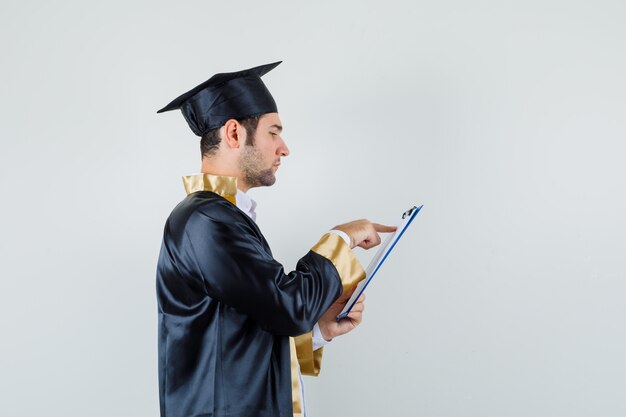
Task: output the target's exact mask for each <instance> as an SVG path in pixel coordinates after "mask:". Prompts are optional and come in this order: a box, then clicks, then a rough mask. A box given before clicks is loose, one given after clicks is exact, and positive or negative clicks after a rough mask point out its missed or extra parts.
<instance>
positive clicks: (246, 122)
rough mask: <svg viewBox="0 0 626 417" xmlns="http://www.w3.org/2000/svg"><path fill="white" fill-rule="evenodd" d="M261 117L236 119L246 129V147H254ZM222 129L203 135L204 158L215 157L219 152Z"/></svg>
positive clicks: (201, 142) (202, 150)
mask: <svg viewBox="0 0 626 417" xmlns="http://www.w3.org/2000/svg"><path fill="white" fill-rule="evenodd" d="M261 116H262V115H258V116H251V117H246V118H245V119H235V120H237V121H238V122H239V123H241V125H242V126H243V127H244V128H245V129H246V136H247V138H246V143H245V145H246V146H254V132H256V128H257V126H258V125H259V119H261ZM221 128H222V126H220V127H216V128H215V129H211V130H209V131H208V132H206V133H205V134H204V135H202V139H200V152H201V153H202V157H203V158H204V157H205V156H211V155H214V154H215V152H217V149H218V148H219V146H220V142H221V141H222V138H221V137H220V129H221Z"/></svg>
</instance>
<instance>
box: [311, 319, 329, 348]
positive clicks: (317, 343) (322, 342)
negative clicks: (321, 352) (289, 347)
mask: <svg viewBox="0 0 626 417" xmlns="http://www.w3.org/2000/svg"><path fill="white" fill-rule="evenodd" d="M312 333H313V334H312V336H311V338H312V342H313V351H316V350H317V349H319V348H322V347H324V346H326V345H327V344H329V343H330V342H331V341H332V339H330V340H326V338H325V337H324V334H323V333H322V329H321V328H320V325H319V323H315V326H313V332H312Z"/></svg>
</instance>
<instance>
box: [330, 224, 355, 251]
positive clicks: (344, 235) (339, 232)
mask: <svg viewBox="0 0 626 417" xmlns="http://www.w3.org/2000/svg"><path fill="white" fill-rule="evenodd" d="M328 233H332V234H335V235H339V236H341V238H342V239H343V241H344V242H346V245H348V246H350V249H352V239H350V236H348V234H347V233H346V232H344V231H343V230H338V229H332V230H330V231H329V232H328Z"/></svg>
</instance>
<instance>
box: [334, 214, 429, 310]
mask: <svg viewBox="0 0 626 417" xmlns="http://www.w3.org/2000/svg"><path fill="white" fill-rule="evenodd" d="M422 207H424V205H421V206H419V207H417V206H413V207H411V208H410V209H408V210H407V211H405V212H404V213H402V219H401V220H400V223H399V224H398V229H397V230H396V231H395V232H393V233H392V234H390V235H389V236H388V237H387V239H385V241H384V243H383V244H382V245H380V248H379V249H378V252H376V255H374V258H372V260H371V262H370V264H369V265H368V266H367V268H366V269H365V279H362V280H361V282H359V283H358V284H357V286H356V289H355V290H354V293H353V294H352V296H351V297H350V299H349V300H348V302H347V303H346V305H345V307H344V308H343V310H342V311H341V313H339V315H338V316H337V321H339V320H341V319H344V318H346V317H347V316H348V313H350V311H351V310H352V308H353V307H354V305H355V304H356V301H357V300H358V299H359V297H360V296H361V294H363V291H365V288H366V287H367V286H368V284H369V283H370V281H372V278H374V276H375V275H376V273H377V272H378V270H379V269H380V267H381V266H382V264H383V263H384V262H385V261H386V260H387V257H388V256H389V254H390V253H391V251H392V250H393V248H394V247H395V246H396V244H397V243H398V241H399V240H400V238H401V237H402V235H404V232H405V231H406V229H407V228H408V227H409V225H410V224H411V223H412V222H413V219H415V216H417V213H419V211H420V210H421V209H422Z"/></svg>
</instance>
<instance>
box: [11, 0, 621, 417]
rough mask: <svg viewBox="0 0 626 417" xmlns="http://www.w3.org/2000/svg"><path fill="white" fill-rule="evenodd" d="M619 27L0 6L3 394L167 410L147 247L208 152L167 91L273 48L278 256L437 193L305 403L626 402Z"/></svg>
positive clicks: (393, 408)
mask: <svg viewBox="0 0 626 417" xmlns="http://www.w3.org/2000/svg"><path fill="white" fill-rule="evenodd" d="M625 20H626V5H625V3H624V2H623V1H622V0H615V1H608V0H607V1H595V2H588V1H576V0H574V1H552V0H542V1H473V2H468V1H461V0H456V1H452V0H448V1H445V0H444V1H437V2H433V1H393V0H392V1H385V2H365V1H351V2H347V1H344V2H340V1H336V2H325V1H316V2H296V1H291V2H287V1H284V2H275V1H265V2H250V3H249V4H245V3H244V2H226V1H222V2H210V1H182V2H172V1H144V2H141V1H107V2H104V1H101V2H88V1H63V2H48V1H28V0H25V1H20V2H9V1H7V0H3V1H2V5H1V7H0V48H1V49H0V53H1V57H2V63H1V64H0V76H1V81H0V117H1V124H0V139H1V140H2V147H1V151H0V196H1V199H2V200H1V202H2V204H1V205H0V207H1V208H0V210H1V211H0V266H1V268H0V274H1V275H0V276H1V280H0V326H1V327H0V330H1V336H0V337H1V341H0V415H2V416H6V417H12V416H65V417H69V416H72V417H73V416H90V417H98V416H157V415H158V388H157V358H156V349H157V334H156V330H157V307H156V299H155V298H156V297H155V283H154V281H155V265H156V260H157V255H158V250H159V246H160V240H161V234H162V228H163V224H164V222H165V219H166V217H167V216H168V214H169V212H170V210H171V209H172V208H173V207H174V206H175V205H176V204H177V202H178V201H180V200H181V199H182V198H183V197H184V192H183V188H182V182H181V179H180V177H181V176H182V175H185V174H191V173H195V172H197V171H198V170H199V166H200V158H199V149H198V148H199V146H198V139H197V138H196V137H195V136H194V135H193V134H192V133H191V131H190V130H189V129H188V127H187V125H186V123H185V122H184V120H183V118H182V117H181V116H180V114H179V113H178V112H172V113H166V114H162V115H157V114H156V110H157V109H159V108H161V107H162V106H164V105H165V104H167V103H168V102H169V101H170V100H171V99H173V98H174V97H176V96H178V95H179V94H180V93H182V92H184V91H187V90H188V89H190V88H191V87H193V86H195V85H196V84H198V83H200V82H202V81H204V80H206V79H207V78H209V76H211V75H212V74H214V73H215V72H224V71H235V70H239V69H243V68H247V67H251V66H255V65H259V64H263V63H267V62H273V61H275V60H280V59H282V60H284V63H283V64H282V65H280V66H279V67H278V68H276V69H275V70H274V71H273V72H271V73H270V74H268V75H267V76H266V77H265V78H264V79H265V82H266V84H267V85H268V87H269V88H270V90H271V91H272V93H273V95H274V97H275V98H276V101H277V103H278V106H279V111H280V113H281V117H282V119H283V123H284V125H285V132H284V137H285V139H286V141H287V143H288V145H289V146H290V148H291V152H292V153H291V156H289V157H288V158H286V160H285V161H284V163H283V165H282V166H281V169H280V170H279V172H278V176H279V179H278V182H277V184H276V185H275V186H274V187H271V188H268V189H259V190H253V191H252V192H251V196H252V197H253V198H255V199H256V200H257V201H258V203H259V209H258V214H259V224H260V226H261V229H262V230H263V231H264V233H265V234H266V237H267V238H268V240H269V242H270V244H271V245H272V248H273V251H274V254H275V256H276V257H277V259H279V260H281V261H282V262H284V263H285V265H286V266H287V267H288V268H291V267H293V266H295V262H296V261H297V259H298V258H299V257H300V256H302V255H303V254H304V253H306V251H307V250H308V248H309V247H310V246H312V245H313V244H314V243H315V242H316V241H317V239H318V238H319V236H320V235H321V234H323V233H324V232H325V231H326V230H327V229H328V228H329V227H332V226H334V225H336V224H338V223H341V222H344V221H348V220H352V219H354V218H358V217H368V218H370V219H373V220H376V221H379V222H386V223H395V221H396V216H397V215H398V214H399V213H400V212H402V211H403V210H404V209H406V208H407V207H408V206H409V205H412V204H413V203H423V204H424V209H423V210H422V212H421V213H420V214H419V215H418V218H417V219H416V220H415V223H414V224H413V225H412V226H411V229H410V230H409V232H408V234H407V235H406V236H405V237H404V238H403V240H402V241H401V242H400V243H399V245H398V247H397V251H396V252H394V253H393V255H392V256H391V257H390V258H389V260H388V261H387V263H386V265H385V268H384V269H383V270H381V272H380V275H379V276H378V277H377V279H376V280H375V281H374V282H373V283H372V285H371V286H370V288H369V289H368V303H367V310H366V317H365V320H364V322H363V324H362V326H361V327H359V328H358V329H357V330H356V331H355V332H353V333H352V334H351V335H350V336H346V337H344V338H341V339H337V340H335V341H334V342H333V343H332V345H331V346H330V347H328V348H327V349H326V351H325V360H324V364H323V370H322V375H321V376H320V377H319V378H317V379H314V378H306V379H305V383H306V390H307V405H308V410H309V414H310V416H311V417H316V416H317V417H321V416H344V415H355V416H362V417H367V416H383V415H387V416H407V415H415V416H446V417H447V416H450V417H452V416H477V417H478V416H480V417H501V416H524V417H526V416H603V417H608V416H623V415H626V402H625V401H624V392H625V390H626V355H625V353H624V352H626V319H625V317H626V306H625V303H624V294H625V292H626V283H625V278H626V266H625V261H624V253H625V249H626V243H625V236H626V221H625V220H624V210H625V209H626V195H625V193H624V189H625V188H626V168H624V159H625V157H626V145H624V140H625V139H626V117H625V116H626V114H625V113H626V77H625V75H624V74H626V25H625V24H624V22H625ZM359 256H360V257H362V259H364V260H366V259H367V254H365V253H359Z"/></svg>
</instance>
